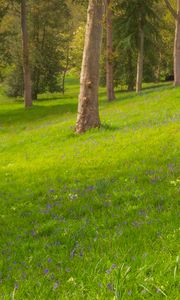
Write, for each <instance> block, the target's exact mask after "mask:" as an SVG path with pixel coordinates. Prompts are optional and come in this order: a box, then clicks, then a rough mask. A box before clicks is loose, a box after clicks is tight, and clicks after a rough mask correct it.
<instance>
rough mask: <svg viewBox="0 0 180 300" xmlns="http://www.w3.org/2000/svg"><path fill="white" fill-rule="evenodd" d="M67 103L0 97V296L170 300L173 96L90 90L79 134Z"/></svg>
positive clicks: (174, 281)
mask: <svg viewBox="0 0 180 300" xmlns="http://www.w3.org/2000/svg"><path fill="white" fill-rule="evenodd" d="M77 94H78V85H77V83H76V81H73V80H71V81H69V84H68V87H67V92H66V94H65V96H64V97H63V96H62V95H58V94H55V95H43V96H41V97H40V99H39V101H38V102H36V103H35V104H34V106H33V108H32V109H30V110H24V108H23V104H22V102H21V101H20V100H18V101H14V99H13V100H12V99H10V98H7V97H5V96H4V95H3V94H2V96H0V97H1V98H0V216H1V217H0V249H1V251H0V298H1V299H4V300H8V299H20V300H26V299H31V300H32V299H40V300H46V299H47V300H51V299H52V300H53V299H63V300H66V299H71V300H73V299H74V300H79V299H92V300H95V299H101V300H104V299H115V300H116V299H124V300H128V299H135V300H139V299H155V300H158V299H170V300H178V299H179V290H180V276H179V270H178V265H179V260H178V257H179V254H180V253H179V249H180V236H179V233H180V210H179V203H178V200H179V183H180V181H179V179H178V178H179V167H180V126H179V123H178V121H179V119H180V118H179V115H178V113H179V111H180V88H176V89H174V88H172V87H171V86H169V85H163V86H161V87H160V86H159V87H158V86H156V88H154V89H152V88H150V87H149V88H147V89H144V90H143V92H142V93H141V94H140V95H138V96H137V95H136V94H135V93H125V92H121V93H120V92H117V100H116V101H114V102H113V103H106V96H105V90H104V89H101V90H100V115H101V121H102V127H101V129H99V130H97V129H95V130H91V131H89V132H87V133H86V134H84V135H80V136H77V135H75V134H74V133H73V128H74V125H75V120H76V110H77Z"/></svg>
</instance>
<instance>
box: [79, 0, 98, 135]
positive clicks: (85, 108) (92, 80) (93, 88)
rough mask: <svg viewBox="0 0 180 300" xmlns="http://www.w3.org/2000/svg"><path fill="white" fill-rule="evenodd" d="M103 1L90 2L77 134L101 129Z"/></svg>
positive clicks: (93, 0)
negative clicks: (100, 95) (100, 92)
mask: <svg viewBox="0 0 180 300" xmlns="http://www.w3.org/2000/svg"><path fill="white" fill-rule="evenodd" d="M102 18H103V0H98V1H97V0H89V6H88V16H87V25H86V34H85V45H84V53H83V61H82V69H81V79H80V95H79V105H78V116H77V123H76V132H77V133H82V132H85V131H86V130H88V129H90V128H93V127H99V126H100V118H99V108H98V85H99V61H100V52H101V41H102Z"/></svg>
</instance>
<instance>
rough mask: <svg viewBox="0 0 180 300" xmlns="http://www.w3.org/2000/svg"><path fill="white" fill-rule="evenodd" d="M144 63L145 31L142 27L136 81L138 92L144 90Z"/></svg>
mask: <svg viewBox="0 0 180 300" xmlns="http://www.w3.org/2000/svg"><path fill="white" fill-rule="evenodd" d="M143 63H144V30H143V28H142V27H140V29H139V49H138V61H137V79H136V92H137V93H138V92H140V91H141V89H142V78H143Z"/></svg>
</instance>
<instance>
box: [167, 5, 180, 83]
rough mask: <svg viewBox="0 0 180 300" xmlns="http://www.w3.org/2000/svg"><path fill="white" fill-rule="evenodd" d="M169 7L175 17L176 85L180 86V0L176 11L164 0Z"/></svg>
mask: <svg viewBox="0 0 180 300" xmlns="http://www.w3.org/2000/svg"><path fill="white" fill-rule="evenodd" d="M164 1H165V3H166V6H167V8H168V9H169V11H170V12H171V14H172V16H173V17H174V19H175V23H176V29H175V39H174V86H180V0H176V2H177V10H176V11H175V10H174V8H173V7H172V5H171V3H170V2H169V0H164Z"/></svg>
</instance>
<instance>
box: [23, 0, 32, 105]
mask: <svg viewBox="0 0 180 300" xmlns="http://www.w3.org/2000/svg"><path fill="white" fill-rule="evenodd" d="M26 19H27V8H26V0H21V28H22V45H23V72H24V103H25V107H30V106H32V90H31V73H30V66H29V45H28V31H27V20H26Z"/></svg>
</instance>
